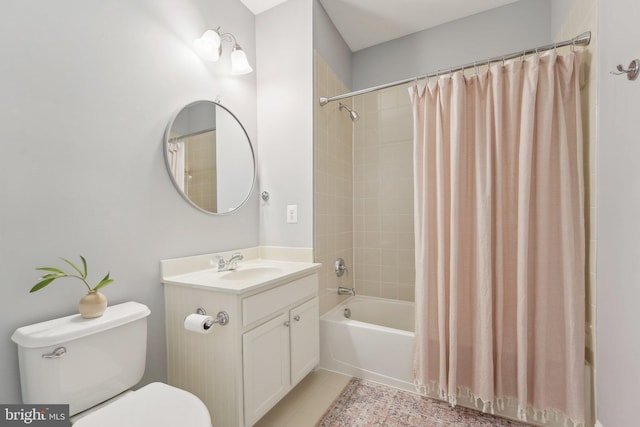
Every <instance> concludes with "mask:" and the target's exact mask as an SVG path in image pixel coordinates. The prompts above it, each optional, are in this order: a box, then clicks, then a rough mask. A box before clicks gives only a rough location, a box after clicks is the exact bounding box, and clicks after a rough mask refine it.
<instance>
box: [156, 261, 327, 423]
mask: <svg viewBox="0 0 640 427" xmlns="http://www.w3.org/2000/svg"><path fill="white" fill-rule="evenodd" d="M289 264H292V265H294V264H300V265H306V268H302V267H300V269H298V270H295V269H294V270H290V269H287V268H285V267H282V270H283V271H285V272H286V273H287V274H284V275H283V277H276V278H274V279H270V280H268V281H266V282H264V283H262V284H255V283H254V284H252V285H251V286H242V285H239V284H238V283H235V282H234V283H233V284H232V286H234V287H233V288H231V287H224V286H223V285H224V283H223V284H222V285H219V284H214V285H205V284H204V281H203V280H204V279H202V278H203V277H206V274H207V273H204V272H202V271H199V272H197V273H194V274H193V275H191V276H190V275H183V276H180V277H177V276H175V277H164V275H163V283H164V291H165V307H166V328H167V368H168V369H167V372H168V382H169V384H172V385H174V386H177V387H180V388H183V389H185V390H188V391H190V392H192V393H194V394H195V395H197V396H198V397H199V398H200V399H202V400H203V401H204V402H205V404H206V405H207V407H208V409H209V412H210V413H211V415H212V422H213V425H214V426H216V427H217V426H224V427H250V426H252V425H253V424H255V423H256V422H257V421H258V420H259V419H260V418H261V417H262V416H263V415H264V414H265V413H266V412H268V411H269V410H270V409H271V408H272V407H273V406H274V405H275V404H276V403H277V402H278V401H279V400H280V399H282V398H283V397H284V396H285V395H286V394H287V393H288V392H289V391H290V390H291V389H292V388H293V387H294V386H295V385H296V384H297V383H298V382H300V380H302V379H303V378H304V377H305V376H306V375H307V374H308V373H309V372H310V371H311V370H313V369H314V368H315V367H316V366H317V364H318V363H319V354H320V352H319V342H320V340H319V312H318V310H319V309H318V297H317V294H318V275H317V272H316V271H317V269H318V268H319V264H313V263H289ZM282 265H283V266H284V264H282ZM238 270H239V271H240V270H241V269H240V268H239V269H238ZM291 271H293V272H291ZM212 274H213V273H212ZM237 277H241V276H240V275H238V276H237ZM198 308H203V309H204V310H205V311H206V312H207V314H209V315H211V316H213V317H215V316H216V313H218V312H219V311H225V312H227V314H228V315H229V323H228V324H227V325H225V326H221V325H215V326H213V327H212V331H211V332H210V333H207V334H199V333H195V332H192V331H187V330H185V328H184V326H183V322H184V319H185V317H186V316H187V315H189V314H191V313H194V312H195V311H196V310H197V309H198Z"/></svg>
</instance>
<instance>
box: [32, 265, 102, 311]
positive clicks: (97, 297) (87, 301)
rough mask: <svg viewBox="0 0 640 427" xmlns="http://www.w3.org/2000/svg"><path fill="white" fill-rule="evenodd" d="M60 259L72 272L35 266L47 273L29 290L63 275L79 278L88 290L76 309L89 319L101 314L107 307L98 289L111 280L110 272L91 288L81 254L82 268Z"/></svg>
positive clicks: (37, 288) (35, 289) (34, 290)
mask: <svg viewBox="0 0 640 427" xmlns="http://www.w3.org/2000/svg"><path fill="white" fill-rule="evenodd" d="M60 259H61V260H62V261H64V262H66V263H67V264H69V266H71V268H73V270H74V271H73V272H72V273H67V272H65V271H63V270H61V269H59V268H55V267H39V268H36V270H39V271H46V272H47V274H45V275H44V276H42V277H40V281H39V282H38V283H36V284H35V285H34V286H33V287H32V288H31V290H30V291H29V292H36V291H39V290H40V289H42V288H44V287H45V286H47V285H49V284H50V283H51V282H53V281H54V280H57V279H61V278H63V277H72V278H75V279H78V280H81V281H82V283H84V284H85V286H86V287H87V289H88V290H89V292H88V293H87V295H85V296H84V297H82V299H80V304H78V311H80V314H81V315H82V317H84V318H87V319H90V318H94V317H100V316H102V314H103V313H104V311H105V310H106V308H107V297H105V296H104V295H103V294H101V293H100V292H98V290H99V289H101V288H104V287H105V286H107V285H108V284H110V283H112V282H113V279H111V278H110V277H109V274H110V273H107V275H106V276H104V278H103V279H102V280H101V281H100V283H98V284H97V285H96V286H94V287H93V288H92V287H91V285H89V282H87V260H86V259H85V258H84V257H83V256H82V255H80V259H81V260H82V269H80V268H79V267H78V266H76V265H75V264H74V263H72V262H71V261H69V260H68V259H66V258H60ZM76 273H77V274H76Z"/></svg>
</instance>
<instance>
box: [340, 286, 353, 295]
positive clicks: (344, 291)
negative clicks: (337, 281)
mask: <svg viewBox="0 0 640 427" xmlns="http://www.w3.org/2000/svg"><path fill="white" fill-rule="evenodd" d="M355 294H356V290H355V289H353V288H343V287H342V286H339V287H338V295H351V296H355Z"/></svg>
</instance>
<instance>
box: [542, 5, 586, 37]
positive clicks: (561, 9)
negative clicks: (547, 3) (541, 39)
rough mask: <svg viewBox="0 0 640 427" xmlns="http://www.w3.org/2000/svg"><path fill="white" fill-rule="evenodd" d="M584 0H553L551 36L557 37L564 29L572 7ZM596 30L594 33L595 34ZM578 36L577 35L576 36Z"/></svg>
mask: <svg viewBox="0 0 640 427" xmlns="http://www.w3.org/2000/svg"><path fill="white" fill-rule="evenodd" d="M576 1H577V2H580V1H582V0H552V1H551V34H552V35H556V34H558V32H559V31H560V29H561V28H562V25H563V24H564V22H565V20H566V19H567V15H569V12H570V11H571V7H572V6H573V4H574V3H575V2H576ZM595 30H596V29H595V28H594V29H593V31H594V32H595ZM576 36H577V34H576Z"/></svg>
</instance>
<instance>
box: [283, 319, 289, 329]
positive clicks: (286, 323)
mask: <svg viewBox="0 0 640 427" xmlns="http://www.w3.org/2000/svg"><path fill="white" fill-rule="evenodd" d="M290 324H291V322H289V321H288V320H287V321H285V322H284V327H285V328H288V327H289V325H290Z"/></svg>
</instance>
